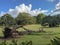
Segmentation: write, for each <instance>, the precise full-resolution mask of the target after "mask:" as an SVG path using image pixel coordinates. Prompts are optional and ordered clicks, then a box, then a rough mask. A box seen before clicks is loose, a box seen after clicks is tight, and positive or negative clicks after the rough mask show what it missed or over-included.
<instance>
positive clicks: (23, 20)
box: [16, 13, 35, 25]
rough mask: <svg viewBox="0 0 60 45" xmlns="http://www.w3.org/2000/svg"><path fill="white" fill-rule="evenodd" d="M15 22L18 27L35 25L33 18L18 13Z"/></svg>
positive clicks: (26, 14)
mask: <svg viewBox="0 0 60 45" xmlns="http://www.w3.org/2000/svg"><path fill="white" fill-rule="evenodd" d="M16 22H17V24H18V25H25V24H33V23H35V18H34V17H32V16H31V15H30V14H28V13H19V14H18V16H17V17H16Z"/></svg>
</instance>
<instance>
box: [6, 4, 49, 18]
mask: <svg viewBox="0 0 60 45" xmlns="http://www.w3.org/2000/svg"><path fill="white" fill-rule="evenodd" d="M20 12H25V13H29V14H31V15H32V16H35V15H37V14H39V13H45V12H48V10H42V9H41V8H39V9H34V10H32V5H31V4H29V5H28V6H26V5H25V4H21V5H19V6H16V7H15V9H9V11H8V12H7V13H9V14H11V15H12V16H13V17H16V16H17V15H18V14H19V13H20Z"/></svg>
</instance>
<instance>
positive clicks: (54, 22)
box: [42, 16, 59, 27]
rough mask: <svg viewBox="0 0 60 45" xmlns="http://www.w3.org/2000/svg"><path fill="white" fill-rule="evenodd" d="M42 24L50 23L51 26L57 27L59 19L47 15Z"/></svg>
mask: <svg viewBox="0 0 60 45" xmlns="http://www.w3.org/2000/svg"><path fill="white" fill-rule="evenodd" d="M42 25H43V26H45V25H48V26H49V27H56V26H58V25H59V20H58V19H57V18H56V17H55V16H46V17H45V18H43V20H42Z"/></svg>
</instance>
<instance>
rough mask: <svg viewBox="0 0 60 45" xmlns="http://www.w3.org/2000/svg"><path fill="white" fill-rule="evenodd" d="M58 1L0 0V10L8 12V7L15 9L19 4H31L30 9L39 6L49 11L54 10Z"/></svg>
mask: <svg viewBox="0 0 60 45" xmlns="http://www.w3.org/2000/svg"><path fill="white" fill-rule="evenodd" d="M58 2H59V0H0V12H8V11H9V9H15V7H16V6H19V5H21V4H25V5H26V6H29V4H31V5H32V8H31V10H35V9H39V8H41V9H42V10H48V12H50V11H51V10H54V8H55V6H56V4H57V3H58Z"/></svg>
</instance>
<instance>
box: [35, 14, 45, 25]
mask: <svg viewBox="0 0 60 45" xmlns="http://www.w3.org/2000/svg"><path fill="white" fill-rule="evenodd" d="M44 17H45V14H42V13H41V14H38V15H37V17H36V19H37V21H36V22H37V23H38V24H41V23H42V19H43V18H44Z"/></svg>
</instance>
